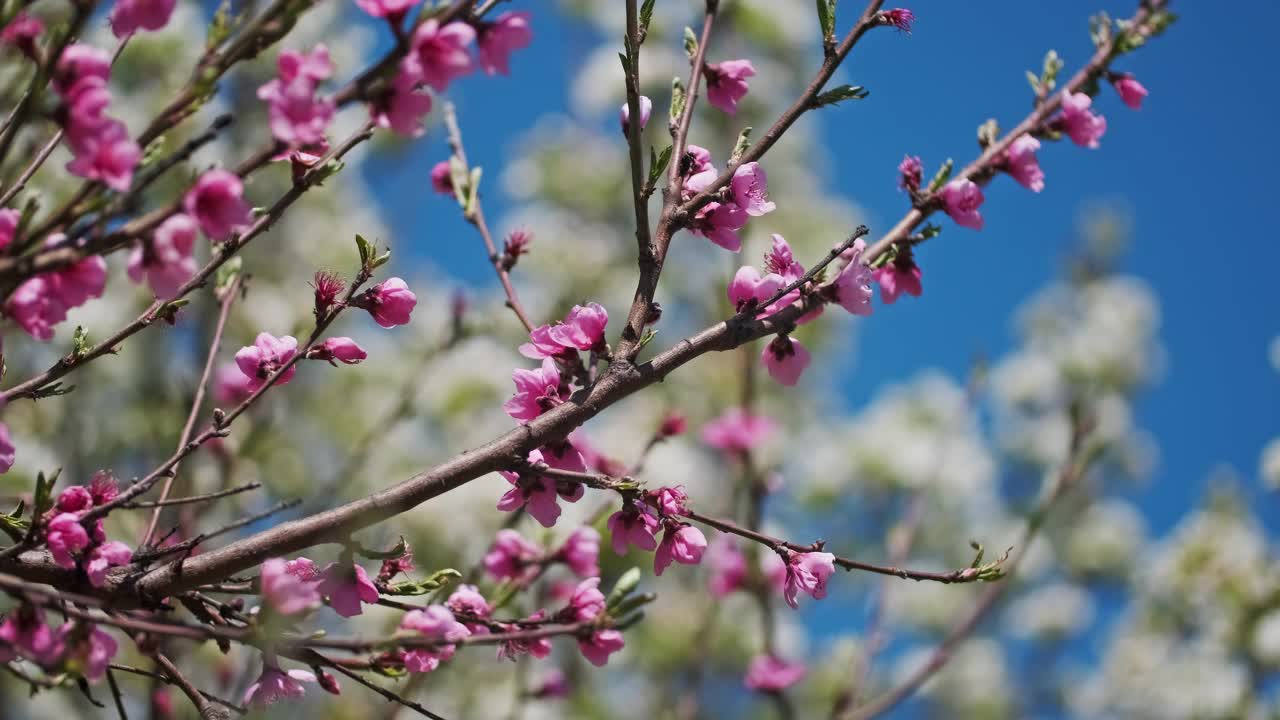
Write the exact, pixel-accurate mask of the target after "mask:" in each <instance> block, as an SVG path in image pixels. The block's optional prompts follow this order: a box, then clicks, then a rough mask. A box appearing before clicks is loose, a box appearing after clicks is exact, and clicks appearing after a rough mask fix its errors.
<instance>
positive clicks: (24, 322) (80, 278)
mask: <svg viewBox="0 0 1280 720" xmlns="http://www.w3.org/2000/svg"><path fill="white" fill-rule="evenodd" d="M17 217H18V216H17V212H16V211H13V210H0V241H4V243H3V244H8V242H10V241H11V239H12V237H13V235H12V231H9V232H8V233H6V232H5V228H6V227H13V226H16V224H17ZM65 240H66V236H65V235H62V234H61V233H54V234H52V235H50V236H49V239H48V240H47V241H46V244H47V245H49V246H58V245H62V244H63V243H64V242H65ZM106 286H107V263H106V261H105V260H103V259H102V256H100V255H90V256H89V257H86V258H84V259H83V260H80V261H79V262H77V263H76V264H74V265H72V266H71V267H68V268H65V269H63V270H54V271H51V272H46V273H40V274H38V275H36V276H35V277H32V278H29V279H27V280H25V281H23V283H22V284H21V285H19V286H18V287H17V288H16V289H15V290H14V291H13V294H11V295H10V296H9V300H8V302H6V303H5V305H4V314H5V315H7V316H9V318H10V319H12V320H13V321H14V322H15V323H17V324H18V327H20V328H22V329H23V330H24V331H26V333H27V334H28V335H30V336H31V337H34V338H36V339H37V340H43V341H49V340H52V339H53V327H54V326H55V325H57V324H58V323H61V322H62V321H63V320H66V319H67V312H68V311H70V310H72V309H74V308H77V307H80V306H81V305H84V304H85V303H87V302H88V301H89V300H90V299H91V298H99V297H102V292H103V290H104V289H105V288H106Z"/></svg>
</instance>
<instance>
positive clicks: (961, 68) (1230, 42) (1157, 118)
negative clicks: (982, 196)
mask: <svg viewBox="0 0 1280 720" xmlns="http://www.w3.org/2000/svg"><path fill="white" fill-rule="evenodd" d="M1134 4H1135V3H1133V2H1120V1H1115V0H1109V1H1105V2H1103V1H1101V0H1096V1H1095V2H1093V3H1084V4H1082V3H1044V2H1036V3H1028V2H1018V1H1015V0H1003V1H1000V2H995V1H988V2H984V3H982V4H981V10H982V11H981V12H977V11H975V8H977V7H978V5H977V4H975V3H957V2H943V1H942V0H921V1H920V2H916V3H913V4H911V5H910V6H911V7H912V9H913V10H915V12H916V14H917V16H918V17H919V20H918V22H917V24H916V28H915V31H914V33H913V34H912V35H911V36H910V37H906V36H902V35H899V34H898V33H895V32H878V33H872V34H871V35H870V36H868V37H867V38H866V39H864V41H863V43H862V44H861V45H859V47H858V49H857V50H856V51H855V54H854V56H853V58H852V59H851V61H850V63H848V64H847V65H846V69H845V73H846V75H847V77H848V78H850V79H851V80H852V81H854V82H857V83H859V84H862V85H865V86H866V87H868V88H869V89H870V90H871V92H872V95H871V99H870V100H868V101H866V102H861V103H849V104H846V105H845V106H842V107H840V108H836V109H833V110H829V111H825V112H826V113H827V114H826V116H825V120H824V132H825V133H826V136H827V141H828V143H829V146H830V148H831V151H832V158H833V161H832V162H831V165H832V167H833V178H832V180H833V182H834V188H833V190H834V191H837V192H839V193H841V194H844V195H846V196H847V197H849V198H851V199H853V200H856V201H857V202H858V203H859V204H860V205H861V206H863V207H864V208H866V209H867V210H868V212H869V213H870V217H869V218H868V221H869V224H870V225H871V227H872V229H873V233H874V232H875V231H876V230H877V229H878V228H879V229H882V228H885V227H888V225H889V224H891V223H892V222H893V221H895V220H896V219H897V218H898V217H899V216H900V215H901V213H902V212H903V211H904V209H905V199H904V197H903V196H902V195H901V194H900V193H899V192H898V191H897V189H896V187H895V183H894V168H895V167H896V165H897V163H898V161H899V160H901V158H902V156H903V154H904V153H908V152H909V153H911V154H918V155H920V156H922V157H923V158H924V159H925V163H926V166H927V167H928V168H930V170H931V168H932V167H936V165H937V163H938V162H940V161H941V160H943V159H945V158H947V157H955V158H956V159H957V161H958V162H961V163H963V162H964V161H965V160H967V159H968V158H970V157H971V156H972V155H973V153H974V151H975V143H974V132H975V128H976V127H977V125H978V124H979V123H980V122H981V121H982V120H984V119H985V118H987V117H992V116H994V117H996V118H998V119H1000V120H1001V121H1002V122H1003V124H1004V125H1006V126H1010V125H1012V124H1013V123H1015V122H1016V121H1017V120H1019V119H1020V118H1021V117H1023V115H1024V114H1025V112H1026V109H1027V107H1028V101H1029V94H1028V89H1027V85H1026V80H1025V78H1024V77H1023V71H1024V70H1025V69H1028V68H1038V67H1039V64H1040V60H1041V58H1042V57H1043V55H1044V52H1045V50H1047V49H1049V48H1054V49H1056V50H1058V52H1059V54H1060V55H1062V57H1063V58H1064V59H1065V60H1066V62H1067V71H1068V72H1071V71H1073V70H1074V69H1075V68H1076V67H1078V66H1079V64H1080V63H1082V62H1083V61H1085V60H1086V59H1087V57H1088V55H1089V53H1090V52H1091V50H1092V46H1091V45H1090V43H1089V39H1088V35H1087V24H1086V20H1087V16H1088V14H1089V13H1091V12H1093V11H1095V10H1098V9H1105V10H1107V11H1109V12H1110V13H1111V14H1112V16H1113V17H1124V16H1127V14H1129V13H1130V12H1131V11H1132V9H1133V7H1134ZM538 5H539V6H540V7H546V6H544V5H542V4H540V3H539V4H538ZM548 5H549V4H548ZM842 5H844V4H842ZM848 5H849V6H850V7H852V5H853V4H852V3H849V4H848ZM1217 5H1218V4H1217V3H1202V2H1182V3H1175V4H1174V9H1175V10H1177V11H1179V12H1180V13H1181V14H1182V19H1181V21H1180V22H1179V23H1177V24H1176V25H1175V26H1174V27H1173V28H1172V30H1171V31H1170V32H1169V33H1167V34H1166V35H1165V36H1164V37H1162V38H1159V39H1157V40H1156V41H1154V42H1153V43H1151V44H1150V45H1149V46H1148V47H1147V48H1145V49H1143V50H1142V51H1140V52H1138V53H1135V54H1133V55H1130V56H1127V57H1126V58H1124V59H1122V61H1121V62H1120V64H1119V65H1118V66H1117V69H1120V70H1124V71H1130V72H1133V73H1135V74H1136V75H1137V76H1138V77H1139V79H1140V80H1141V81H1142V82H1143V83H1144V84H1145V85H1146V86H1147V88H1148V89H1149V90H1150V91H1151V95H1150V97H1148V99H1147V102H1146V104H1145V106H1144V107H1143V109H1142V110H1141V111H1139V112H1134V111H1131V110H1129V109H1128V108H1126V107H1124V106H1123V105H1122V104H1121V103H1120V102H1119V100H1118V99H1117V98H1116V97H1115V96H1114V94H1113V93H1110V92H1109V91H1108V92H1106V93H1104V94H1103V96H1102V97H1101V99H1100V100H1099V101H1098V103H1099V104H1098V108H1099V109H1100V111H1101V112H1102V113H1103V114H1105V115H1106V116H1107V120H1108V131H1107V134H1106V136H1105V137H1104V138H1103V141H1102V147H1101V148H1100V149H1099V150H1094V151H1088V150H1083V149H1080V148H1077V147H1075V146H1073V145H1070V144H1069V143H1059V144H1052V145H1048V146H1046V148H1045V150H1044V151H1043V152H1042V153H1041V162H1042V165H1043V167H1044V168H1045V171H1046V173H1047V187H1046V189H1045V191H1044V192H1043V193H1041V194H1039V195H1035V194H1032V193H1030V192H1027V191H1025V190H1023V189H1022V188H1020V187H1018V186H1016V185H1015V184H1014V183H1012V182H1008V181H1005V180H1003V179H1002V180H1001V181H998V182H996V183H994V184H993V186H992V187H991V188H990V189H989V191H988V193H987V203H986V205H985V206H984V208H983V210H984V213H983V214H984V216H985V217H986V219H987V225H986V229H985V230H983V231H982V232H973V231H970V230H966V229H963V228H957V227H954V226H953V225H951V224H950V223H947V222H945V221H944V223H943V224H944V225H945V226H946V228H945V232H944V234H943V236H942V237H941V238H940V239H939V240H937V241H934V242H931V243H929V245H928V246H927V247H926V248H925V249H924V250H923V252H922V258H921V262H922V264H923V267H924V268H925V285H926V291H925V292H926V294H925V297H924V298H923V299H920V300H912V299H907V300H906V301H904V302H899V303H898V304H897V305H895V306H894V307H893V311H892V312H891V313H890V312H884V313H878V314H877V315H876V316H874V317H873V318H871V319H870V320H869V321H868V322H867V323H866V325H865V327H864V334H863V335H862V338H861V342H860V343H859V345H860V348H861V350H860V352H861V354H860V357H859V362H858V367H857V368H856V370H854V371H853V372H852V373H851V374H850V376H849V377H847V378H844V381H843V382H842V390H843V392H844V394H845V397H846V398H847V400H848V402H849V405H850V407H856V406H857V405H858V404H861V403H863V402H865V401H866V400H867V399H868V398H869V397H870V396H871V395H872V394H873V393H874V392H875V390H876V388H877V386H878V383H877V382H872V381H869V380H868V379H871V378H875V379H882V378H883V379H900V378H903V377H905V376H908V375H909V374H910V371H911V370H912V369H913V367H928V366H935V367H942V368H944V369H947V370H949V371H950V372H952V373H953V374H955V375H957V376H962V375H963V374H964V372H965V370H966V368H967V366H968V365H969V363H970V361H971V359H972V358H973V357H974V356H975V355H976V354H978V353H981V354H983V355H985V356H988V357H992V356H996V355H999V354H1001V353H1002V352H1004V351H1005V350H1006V349H1008V348H1009V347H1010V344H1011V342H1012V340H1013V328H1012V327H1011V325H1010V322H1009V318H1010V316H1011V311H1012V309H1013V308H1014V307H1015V306H1016V305H1017V304H1018V303H1019V302H1020V301H1022V300H1024V299H1026V298H1027V297H1028V296H1029V295H1030V294H1031V293H1032V292H1034V291H1035V290H1036V289H1037V288H1039V287H1042V286H1043V285H1044V284H1045V283H1046V282H1047V281H1048V280H1050V279H1051V278H1053V277H1055V276H1056V275H1057V274H1058V273H1059V272H1060V269H1061V267H1062V260H1063V258H1064V257H1066V256H1067V254H1068V253H1069V252H1070V250H1071V248H1072V243H1073V239H1074V235H1073V229H1074V227H1075V226H1076V222H1077V219H1078V217H1079V214H1080V212H1081V209H1082V208H1084V207H1086V206H1087V205H1088V204H1089V203H1094V202H1107V203H1118V204H1120V206H1122V207H1124V208H1126V209H1127V210H1128V212H1129V213H1130V214H1131V216H1132V220H1133V223H1134V228H1135V234H1134V238H1133V243H1132V245H1131V247H1130V250H1129V252H1128V253H1127V254H1126V255H1125V257H1124V259H1123V260H1122V263H1121V268H1122V269H1123V270H1124V271H1125V272H1128V273H1132V274H1134V275H1138V276H1140V277H1142V278H1143V279H1145V280H1146V281H1147V282H1148V283H1150V284H1151V286H1152V287H1153V288H1154V290H1155V292H1156V294H1157V295H1158V297H1159V300H1160V303H1161V307H1162V311H1163V330H1162V335H1163V339H1164V341H1165V345H1166V348H1167V350H1168V358H1169V359H1168V364H1167V371H1166V374H1165V376H1164V378H1163V380H1162V382H1161V383H1160V384H1159V385H1158V386H1156V387H1154V388H1152V389H1151V390H1150V391H1149V392H1148V393H1147V394H1146V395H1145V396H1144V397H1143V399H1142V400H1141V401H1140V403H1139V405H1138V410H1139V414H1138V418H1137V420H1138V422H1139V424H1140V425H1141V426H1143V427H1145V428H1147V429H1149V430H1150V431H1151V432H1152V433H1153V434H1154V435H1155V437H1156V439H1157V441H1158V442H1159V445H1160V449H1161V455H1160V457H1161V461H1160V466H1159V469H1158V471H1157V473H1156V475H1155V477H1154V478H1153V480H1152V482H1151V483H1150V484H1149V485H1148V486H1147V487H1146V488H1144V489H1142V490H1140V491H1138V493H1139V499H1140V501H1141V502H1142V504H1143V507H1144V510H1145V511H1146V513H1147V514H1148V519H1149V521H1150V523H1151V526H1152V528H1153V529H1154V530H1156V531H1163V530H1165V529H1167V528H1168V527H1169V526H1170V525H1171V524H1172V523H1174V522H1175V521H1176V520H1177V518H1178V517H1180V516H1181V515H1183V514H1184V513H1185V512H1186V511H1187V510H1188V509H1189V508H1190V507H1192V505H1193V504H1194V503H1195V502H1196V500H1197V499H1199V498H1200V497H1201V496H1202V495H1203V492H1204V488H1205V480H1206V478H1207V476H1208V474H1209V473H1210V471H1211V470H1213V469H1214V468H1215V467H1216V466H1218V465H1219V464H1220V463H1222V462H1226V463H1229V464H1230V465H1232V466H1233V467H1235V468H1236V469H1237V470H1238V471H1239V472H1240V473H1241V474H1242V475H1243V476H1244V477H1245V478H1246V479H1247V480H1248V482H1249V483H1250V484H1251V486H1252V487H1253V492H1254V493H1255V494H1256V495H1257V501H1256V502H1255V503H1254V505H1255V508H1256V510H1257V511H1258V512H1259V513H1261V514H1262V515H1263V516H1264V517H1266V518H1267V519H1268V524H1270V525H1272V526H1273V527H1274V526H1276V525H1277V524H1280V513H1277V510H1276V507H1277V503H1276V501H1275V500H1274V499H1273V498H1271V497H1269V496H1265V495H1264V494H1263V493H1261V491H1260V490H1258V489H1257V480H1256V478H1257V467H1258V457H1259V452H1260V450H1261V448H1262V446H1263V445H1264V444H1265V443H1266V442H1267V441H1268V440H1269V439H1270V438H1271V437H1274V436H1275V435H1277V434H1280V422H1277V421H1278V420H1280V412H1278V411H1277V410H1278V409H1280V374H1277V373H1276V372H1275V371H1274V370H1272V368H1271V367H1270V365H1269V363H1268V360H1267V346H1268V343H1269V342H1270V340H1271V338H1273V337H1275V336H1276V335H1277V334H1280V315H1278V314H1277V309H1278V308H1280V303H1278V302H1277V300H1278V299H1280V294H1278V293H1277V291H1276V289H1275V287H1276V282H1275V281H1274V280H1273V278H1272V275H1273V272H1274V270H1273V268H1274V267H1276V266H1277V264H1278V262H1277V261H1280V247H1278V246H1277V245H1276V244H1275V243H1273V242H1268V241H1269V240H1270V238H1269V235H1270V234H1271V232H1270V227H1269V224H1270V223H1269V221H1268V220H1267V219H1265V218H1263V217H1261V215H1262V213H1261V211H1262V210H1263V209H1265V208H1266V207H1268V206H1269V203H1268V201H1267V200H1268V197H1267V193H1268V192H1269V191H1270V188H1269V185H1268V183H1269V181H1270V180H1271V179H1272V172H1273V169H1274V168H1276V167H1280V152H1278V147H1280V144H1278V143H1276V142H1275V141H1274V140H1273V139H1272V136H1271V134H1272V132H1273V128H1274V126H1275V117H1276V109H1277V108H1276V104H1275V100H1274V98H1273V93H1270V92H1265V91H1264V88H1263V87H1261V86H1260V84H1259V81H1258V78H1259V77H1266V76H1267V75H1266V73H1267V71H1268V70H1271V69H1274V60H1273V58H1272V56H1271V55H1270V51H1269V50H1268V48H1269V46H1270V42H1271V40H1270V38H1269V37H1268V35H1267V33H1268V32H1270V31H1269V28H1274V27H1275V26H1276V25H1277V23H1278V22H1280V4H1275V3H1266V2H1258V1H1255V2H1245V3H1236V4H1234V5H1233V8H1234V9H1233V11H1231V12H1223V10H1222V8H1221V7H1217ZM536 9H537V8H535V10H536ZM849 12H850V11H848V10H846V14H847V13H849ZM845 22H846V23H847V22H848V19H847V18H846V20H845ZM534 27H535V31H536V39H535V42H534V44H533V45H532V47H530V48H529V49H528V50H526V51H524V52H523V54H521V55H519V56H518V57H517V60H516V63H515V70H514V74H513V77H510V78H497V79H489V78H484V79H480V78H473V79H469V80H464V81H462V82H460V83H457V84H455V86H454V88H453V89H451V99H453V100H454V101H455V102H457V103H458V105H459V109H460V112H461V113H462V116H463V118H464V120H465V129H466V131H467V133H468V135H469V136H470V137H472V138H482V137H483V138H515V137H517V136H518V135H519V134H520V133H521V132H523V131H525V130H527V129H528V128H529V127H531V126H532V125H533V123H534V122H535V121H536V119H537V118H538V117H540V116H542V115H543V114H545V113H548V112H554V111H563V110H565V108H566V107H567V104H568V98H567V89H566V87H567V79H568V78H569V77H571V76H572V73H573V72H574V71H575V69H576V63H577V62H578V61H580V59H581V57H583V55H584V54H585V53H586V52H587V51H588V50H590V49H592V48H594V47H595V45H596V43H597V39H596V38H595V37H594V35H592V34H591V32H592V31H590V30H589V29H587V28H584V27H582V26H580V25H573V24H567V23H566V21H565V20H563V19H562V18H559V17H556V16H555V15H554V14H553V13H550V12H536V13H535V19H534ZM610 121H611V120H610ZM433 132H434V131H433ZM510 151H511V146H510V144H509V143H504V142H486V143H482V142H477V141H474V140H473V141H472V142H470V143H468V153H469V155H470V156H471V160H472V162H473V163H474V164H479V165H483V166H485V167H486V169H489V173H488V175H489V176H490V178H493V177H496V171H497V170H498V169H499V168H500V167H502V166H503V165H504V164H505V162H506V161H507V160H508V159H509V157H510V155H509V153H510ZM408 152H409V155H407V156H406V155H399V156H396V157H393V158H386V157H384V158H380V159H376V160H374V162H372V163H370V164H369V165H368V166H366V172H368V173H369V176H370V177H371V178H378V180H377V182H376V185H375V186H376V189H377V190H378V196H379V197H380V198H381V199H382V201H383V202H384V203H386V204H387V206H388V210H389V215H390V217H392V218H393V220H394V222H395V227H394V229H395V230H396V235H397V236H399V237H405V238H415V239H416V238H422V237H424V236H425V233H424V232H423V230H422V229H423V228H424V227H427V228H430V229H431V230H430V233H429V235H430V239H429V241H428V242H422V243H419V242H416V241H415V243H414V244H415V246H416V247H419V248H421V252H423V253H425V254H426V255H427V256H429V257H430V258H431V260H432V261H433V262H435V263H437V264H439V265H441V266H444V267H446V268H447V269H448V270H449V271H450V272H451V274H453V275H455V276H457V277H461V278H463V279H465V280H467V281H468V282H473V283H475V284H477V285H478V286H487V285H488V284H490V283H492V282H493V281H492V277H491V271H490V269H489V268H488V267H487V265H486V264H485V263H484V262H483V258H482V255H481V252H480V251H479V247H478V244H477V243H476V242H475V239H474V237H473V236H472V233H473V231H472V230H471V229H470V228H469V227H468V226H466V225H465V224H464V223H463V222H462V221H461V219H460V218H458V217H457V215H458V214H457V213H456V212H455V211H454V210H453V208H452V207H451V205H450V204H449V203H448V201H446V200H443V199H436V198H427V199H425V200H424V196H425V195H426V194H427V193H426V190H425V182H426V178H425V173H426V169H427V168H429V167H430V163H431V162H433V161H434V160H436V159H439V158H442V157H444V156H445V155H446V154H447V150H446V148H445V147H444V143H443V139H442V138H441V137H439V136H438V133H436V136H434V137H431V138H428V140H427V141H426V142H422V143H416V144H413V145H412V146H408ZM620 157H621V156H620ZM852 158H856V159H857V160H856V164H852V163H850V164H842V159H852ZM488 186H489V188H490V190H489V193H488V195H487V196H486V210H487V211H488V213H489V214H490V216H491V218H492V220H491V224H495V225H497V224H500V223H499V222H496V221H497V220H499V219H500V218H501V216H502V214H503V212H504V211H505V210H506V209H508V208H510V207H511V201H510V199H509V198H506V197H504V196H503V195H502V194H501V191H500V189H499V184H498V183H496V182H493V181H492V180H491V181H490V183H489V184H488Z"/></svg>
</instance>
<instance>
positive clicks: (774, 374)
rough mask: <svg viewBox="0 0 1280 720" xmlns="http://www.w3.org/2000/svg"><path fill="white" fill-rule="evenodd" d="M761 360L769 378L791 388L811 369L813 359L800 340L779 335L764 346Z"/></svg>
mask: <svg viewBox="0 0 1280 720" xmlns="http://www.w3.org/2000/svg"><path fill="white" fill-rule="evenodd" d="M760 360H761V361H762V362H763V363H764V366H765V369H767V370H768V371H769V377H771V378H773V379H774V380H777V381H778V382H779V383H780V384H782V385H786V386H787V387H791V386H793V385H795V384H796V383H797V382H799V381H800V375H801V373H803V372H804V371H805V368H807V367H809V363H810V361H811V358H810V355H809V351H808V350H806V349H805V347H804V345H802V344H800V341H799V340H796V339H795V338H793V337H791V336H790V335H779V336H778V337H776V338H774V339H773V341H772V342H770V343H769V344H768V345H765V346H764V350H763V351H761V353H760Z"/></svg>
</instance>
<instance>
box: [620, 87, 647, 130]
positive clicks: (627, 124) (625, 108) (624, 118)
mask: <svg viewBox="0 0 1280 720" xmlns="http://www.w3.org/2000/svg"><path fill="white" fill-rule="evenodd" d="M639 103H640V129H641V130H644V128H645V126H646V125H648V124H649V115H650V114H651V113H652V112H653V101H652V100H650V99H649V96H647V95H641V96H640V98H639ZM618 124H619V125H621V126H622V135H623V137H630V135H631V104H630V103H625V102H624V103H622V109H621V110H620V111H618Z"/></svg>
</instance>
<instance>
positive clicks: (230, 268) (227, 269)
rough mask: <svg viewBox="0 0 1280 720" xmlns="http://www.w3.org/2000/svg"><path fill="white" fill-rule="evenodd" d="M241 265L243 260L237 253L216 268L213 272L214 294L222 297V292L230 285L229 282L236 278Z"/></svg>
mask: <svg viewBox="0 0 1280 720" xmlns="http://www.w3.org/2000/svg"><path fill="white" fill-rule="evenodd" d="M243 265H244V262H243V260H241V258H240V256H239V255H236V256H234V257H232V258H231V259H230V260H228V261H226V262H225V263H223V265H222V267H220V268H218V271H217V272H216V273H214V274H213V292H214V294H216V295H217V296H218V297H222V295H223V293H225V292H226V291H227V290H228V289H229V288H230V287H231V284H232V283H234V282H235V281H236V278H237V277H239V276H240V268H241V267H242V266H243Z"/></svg>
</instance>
